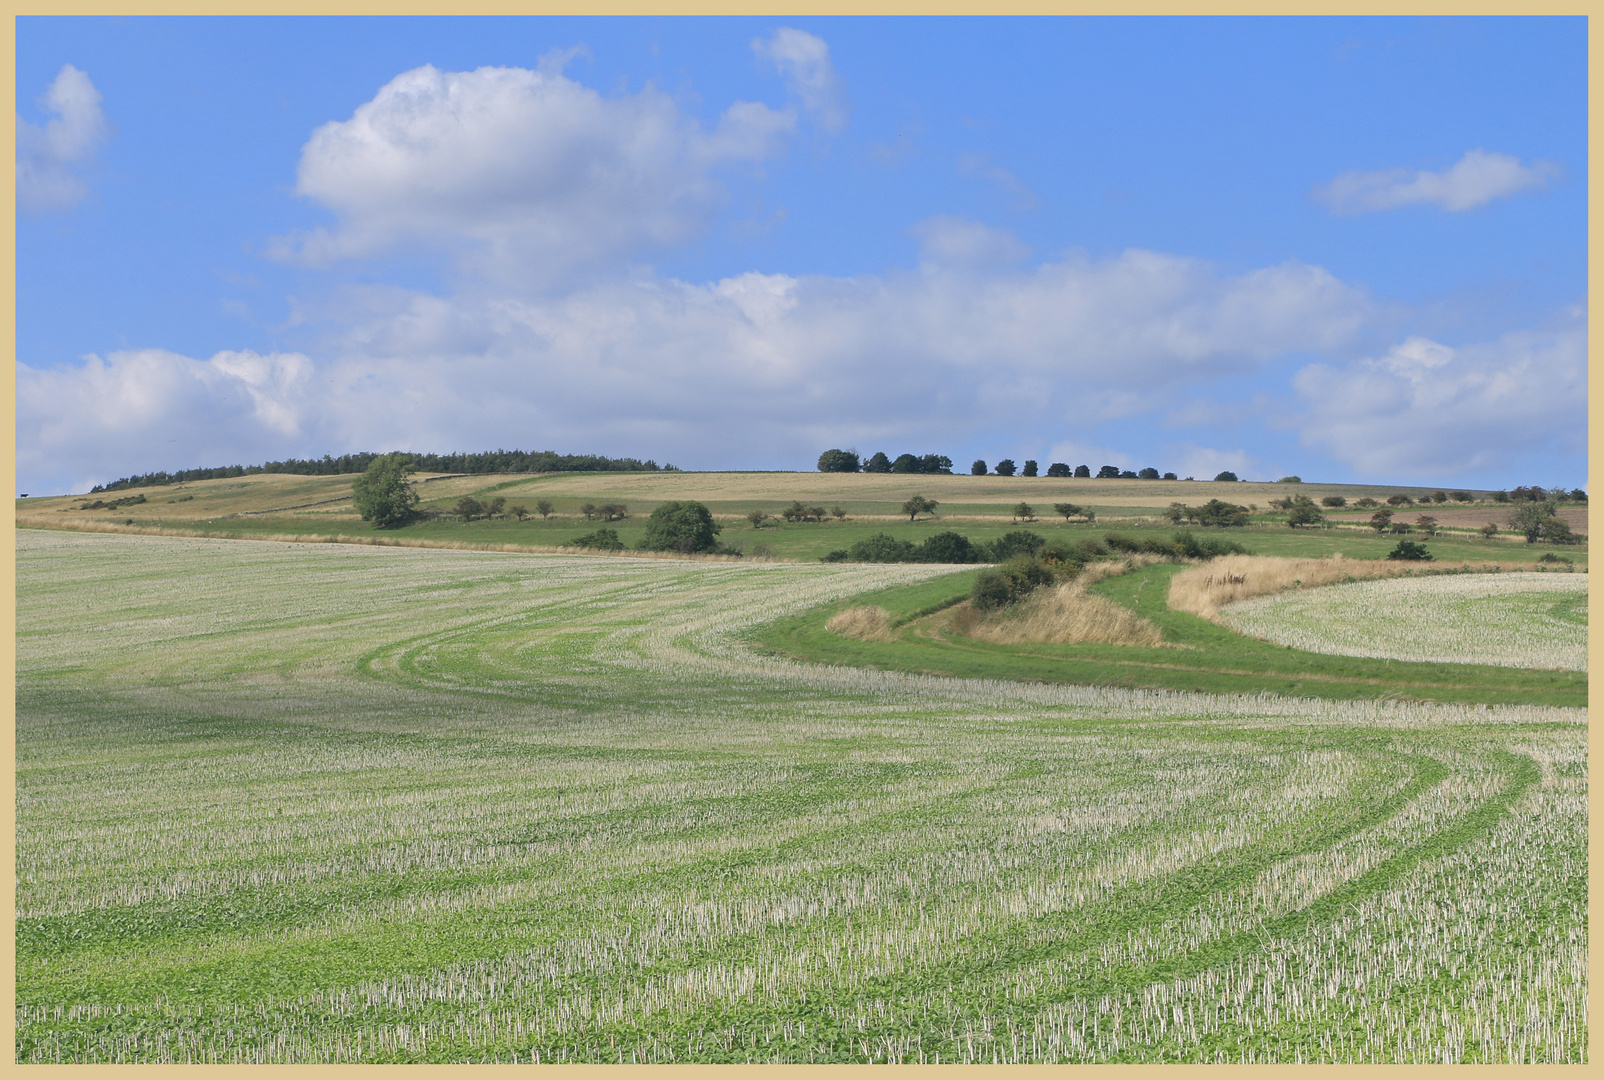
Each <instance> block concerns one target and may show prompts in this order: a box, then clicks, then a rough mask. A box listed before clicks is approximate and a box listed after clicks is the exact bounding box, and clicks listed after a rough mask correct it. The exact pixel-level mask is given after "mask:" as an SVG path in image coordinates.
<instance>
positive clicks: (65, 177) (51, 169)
mask: <svg viewBox="0 0 1604 1080" xmlns="http://www.w3.org/2000/svg"><path fill="white" fill-rule="evenodd" d="M100 102H101V97H100V91H98V90H96V89H95V84H94V83H92V82H90V81H89V76H88V75H85V74H84V73H83V72H81V71H79V70H78V69H77V68H75V67H73V66H72V65H71V64H63V65H62V67H61V71H60V72H58V73H57V75H56V78H55V80H54V81H53V82H51V84H50V89H49V90H47V91H45V95H44V97H43V98H42V99H41V101H40V105H41V107H42V108H43V109H44V111H45V112H47V113H49V114H51V118H50V119H49V120H47V121H46V122H45V125H44V126H43V127H39V126H38V125H35V124H30V123H28V121H26V120H24V119H22V118H21V117H18V118H17V206H18V207H19V208H21V209H22V210H24V211H27V212H28V213H36V214H37V213H48V212H50V211H57V210H66V209H69V208H71V207H73V206H76V205H77V204H78V203H80V202H82V201H83V200H84V198H85V197H87V196H88V194H89V188H88V186H87V185H86V184H85V183H84V182H83V180H82V179H81V178H80V177H79V176H78V175H77V172H76V171H75V170H76V169H77V168H78V167H80V166H83V165H86V164H88V163H89V162H90V161H92V160H93V159H94V156H95V152H96V151H97V150H98V149H99V148H100V145H101V143H103V142H105V141H106V137H107V135H108V134H109V133H110V126H109V125H108V124H107V123H106V116H105V114H104V113H103V112H102V111H101V109H100Z"/></svg>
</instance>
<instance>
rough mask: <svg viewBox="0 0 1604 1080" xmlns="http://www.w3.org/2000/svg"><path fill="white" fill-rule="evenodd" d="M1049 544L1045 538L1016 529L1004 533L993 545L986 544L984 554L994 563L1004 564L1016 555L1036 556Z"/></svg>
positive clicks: (1025, 530) (1026, 530)
mask: <svg viewBox="0 0 1604 1080" xmlns="http://www.w3.org/2000/svg"><path fill="white" fill-rule="evenodd" d="M1046 544H1047V540H1046V539H1045V538H1044V537H1041V536H1038V535H1037V534H1036V533H1033V532H1031V531H1029V530H1028V529H1015V530H1014V531H1013V532H1007V533H1003V534H1002V535H1001V536H999V537H998V538H997V539H995V540H993V541H992V542H991V543H989V544H986V545H985V546H984V548H983V553H984V555H985V557H986V558H988V559H990V560H991V561H992V562H999V563H1000V562H1003V561H1005V560H1007V559H1010V558H1012V557H1013V556H1015V555H1021V554H1023V555H1034V554H1036V553H1037V552H1038V551H1040V550H1041V549H1042V548H1043V547H1045V546H1046Z"/></svg>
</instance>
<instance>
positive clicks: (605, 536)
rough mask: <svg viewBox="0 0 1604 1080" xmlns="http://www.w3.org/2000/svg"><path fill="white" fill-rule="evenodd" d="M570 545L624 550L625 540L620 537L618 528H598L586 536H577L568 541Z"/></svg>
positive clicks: (600, 549)
mask: <svg viewBox="0 0 1604 1080" xmlns="http://www.w3.org/2000/svg"><path fill="white" fill-rule="evenodd" d="M568 546H569V547H580V548H595V549H596V550H598V551H622V550H623V549H624V542H623V541H622V540H620V539H619V538H618V530H617V529H597V530H596V531H595V532H593V533H586V534H585V535H584V536H576V537H574V538H573V539H572V540H570V541H568Z"/></svg>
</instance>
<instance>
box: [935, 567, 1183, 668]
mask: <svg viewBox="0 0 1604 1080" xmlns="http://www.w3.org/2000/svg"><path fill="white" fill-rule="evenodd" d="M1156 561H1160V560H1158V559H1157V557H1156V556H1146V557H1144V556H1137V557H1135V558H1133V559H1132V560H1131V561H1130V562H1128V563H1127V562H1106V563H1091V564H1090V565H1088V566H1087V567H1086V569H1085V570H1083V571H1082V572H1081V574H1080V576H1079V577H1077V578H1076V579H1075V580H1074V581H1066V582H1064V583H1063V584H1060V585H1054V586H1051V587H1048V588H1042V589H1037V590H1036V591H1035V592H1034V593H1032V594H1031V595H1030V596H1028V597H1026V598H1025V599H1024V601H1022V602H1021V603H1020V604H1018V605H1017V606H1016V607H1013V608H1003V609H1002V610H999V611H992V612H980V611H976V610H975V609H974V608H972V607H970V606H969V605H968V604H963V605H961V606H959V607H957V608H955V609H953V613H952V615H951V616H950V617H949V619H948V621H947V626H948V628H949V629H951V630H952V631H954V632H956V633H959V634H963V635H965V636H966V637H971V638H974V639H976V640H977V641H990V642H993V643H995V644H998V645H1019V644H1024V643H1027V642H1031V643H1044V644H1054V645H1085V644H1092V645H1146V646H1150V647H1153V646H1158V645H1162V644H1163V643H1164V635H1163V633H1162V632H1161V631H1160V630H1159V628H1158V627H1157V626H1155V625H1154V624H1152V623H1150V622H1148V621H1147V620H1146V619H1144V618H1142V617H1141V616H1140V615H1137V614H1136V613H1135V612H1133V611H1131V610H1130V609H1129V608H1126V607H1122V606H1121V605H1119V604H1116V603H1114V602H1113V601H1112V600H1108V599H1105V598H1103V597H1101V596H1097V595H1094V594H1093V593H1089V592H1087V591H1086V587H1087V586H1088V585H1090V584H1091V583H1092V582H1094V581H1101V580H1102V579H1103V578H1107V577H1113V576H1115V575H1116V574H1122V573H1124V572H1125V571H1126V570H1128V569H1131V568H1132V567H1133V566H1134V565H1135V564H1136V563H1138V562H1140V563H1142V564H1143V565H1146V564H1147V563H1148V562H1156Z"/></svg>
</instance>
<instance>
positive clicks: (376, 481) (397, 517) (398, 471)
mask: <svg viewBox="0 0 1604 1080" xmlns="http://www.w3.org/2000/svg"><path fill="white" fill-rule="evenodd" d="M414 471H415V466H414V465H413V464H412V462H411V461H410V460H409V459H407V458H405V457H403V456H402V455H400V454H386V455H384V456H383V457H379V458H374V459H373V461H372V462H370V463H369V464H368V467H367V469H366V470H365V471H364V472H363V473H362V475H361V476H359V477H357V478H356V479H355V480H354V481H352V483H351V501H352V502H353V503H355V504H356V512H357V513H358V514H360V515H362V520H363V521H371V522H373V525H374V527H375V528H379V529H392V528H395V527H396V526H398V525H405V524H406V523H407V522H409V521H411V520H412V518H413V516H414V514H416V512H417V506H418V493H417V492H416V491H414V490H413V488H412V485H411V484H410V483H408V481H407V477H408V476H409V475H411V473H412V472H414Z"/></svg>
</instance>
